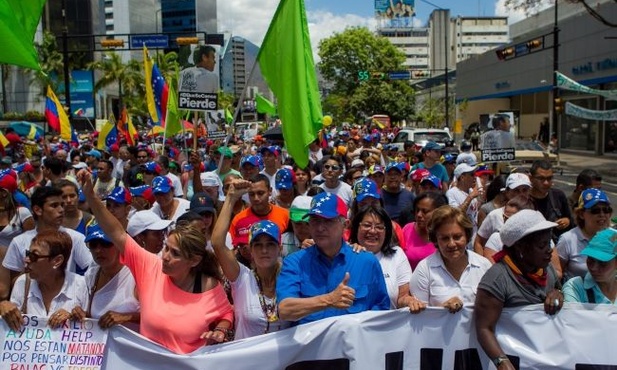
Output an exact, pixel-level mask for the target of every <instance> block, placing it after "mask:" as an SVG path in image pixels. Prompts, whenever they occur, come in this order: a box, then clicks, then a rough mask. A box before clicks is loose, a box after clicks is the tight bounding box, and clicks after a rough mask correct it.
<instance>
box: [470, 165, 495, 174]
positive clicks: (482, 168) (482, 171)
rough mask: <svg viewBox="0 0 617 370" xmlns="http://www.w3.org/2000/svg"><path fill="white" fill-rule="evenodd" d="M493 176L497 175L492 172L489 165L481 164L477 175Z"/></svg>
mask: <svg viewBox="0 0 617 370" xmlns="http://www.w3.org/2000/svg"><path fill="white" fill-rule="evenodd" d="M493 174H495V171H493V170H491V168H490V167H489V166H488V165H486V164H479V165H478V169H477V170H476V174H475V175H476V176H483V175H493Z"/></svg>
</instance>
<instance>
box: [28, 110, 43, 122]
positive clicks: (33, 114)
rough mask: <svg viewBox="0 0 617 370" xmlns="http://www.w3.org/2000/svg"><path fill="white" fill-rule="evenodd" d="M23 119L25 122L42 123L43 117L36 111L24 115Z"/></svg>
mask: <svg viewBox="0 0 617 370" xmlns="http://www.w3.org/2000/svg"><path fill="white" fill-rule="evenodd" d="M24 119H25V120H26V121H44V120H45V115H44V114H43V113H41V112H39V111H36V110H29V111H27V112H26V114H24Z"/></svg>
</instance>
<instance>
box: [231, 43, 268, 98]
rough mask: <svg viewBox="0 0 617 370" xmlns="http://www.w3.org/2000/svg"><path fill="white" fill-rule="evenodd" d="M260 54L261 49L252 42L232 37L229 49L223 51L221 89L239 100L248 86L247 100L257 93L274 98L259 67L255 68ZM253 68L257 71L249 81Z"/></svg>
mask: <svg viewBox="0 0 617 370" xmlns="http://www.w3.org/2000/svg"><path fill="white" fill-rule="evenodd" d="M258 53H259V47H258V46H257V45H255V44H253V43H252V42H250V41H248V40H246V39H244V38H242V37H238V36H233V37H231V39H230V40H229V42H228V43H227V47H226V48H225V49H224V50H222V51H221V54H223V58H222V60H221V76H222V84H221V89H222V90H223V91H224V92H226V93H228V94H233V95H234V96H235V97H236V98H239V97H240V96H241V95H242V92H243V90H244V87H245V86H246V84H248V85H249V86H248V88H247V92H246V96H245V100H250V99H254V98H255V94H256V93H261V94H262V95H265V96H266V97H267V98H268V99H271V98H272V97H271V96H270V95H269V93H268V92H269V89H268V86H267V84H266V83H265V81H264V79H263V77H262V75H261V71H260V69H259V65H257V66H255V63H257V54H258ZM253 66H255V70H254V71H253V75H252V76H251V78H250V80H249V74H250V73H251V70H252V69H253Z"/></svg>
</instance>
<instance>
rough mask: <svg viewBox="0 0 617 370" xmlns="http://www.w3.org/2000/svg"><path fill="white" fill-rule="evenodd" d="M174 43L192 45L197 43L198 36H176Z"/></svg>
mask: <svg viewBox="0 0 617 370" xmlns="http://www.w3.org/2000/svg"><path fill="white" fill-rule="evenodd" d="M176 43H177V44H178V45H192V44H197V43H199V38H197V37H178V38H176Z"/></svg>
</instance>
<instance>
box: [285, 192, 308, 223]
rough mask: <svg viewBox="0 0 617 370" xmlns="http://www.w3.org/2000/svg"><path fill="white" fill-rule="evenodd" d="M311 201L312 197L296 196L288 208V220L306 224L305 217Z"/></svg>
mask: <svg viewBox="0 0 617 370" xmlns="http://www.w3.org/2000/svg"><path fill="white" fill-rule="evenodd" d="M311 200H313V197H309V196H308V195H298V196H297V197H295V198H294V200H293V202H291V207H290V208H289V219H290V220H291V221H293V222H306V217H305V216H306V215H307V214H308V213H309V210H310V209H311Z"/></svg>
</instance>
